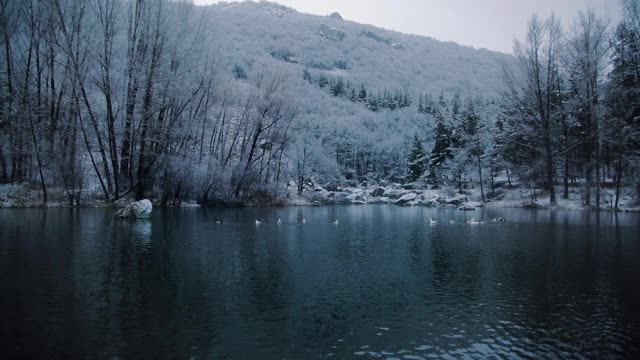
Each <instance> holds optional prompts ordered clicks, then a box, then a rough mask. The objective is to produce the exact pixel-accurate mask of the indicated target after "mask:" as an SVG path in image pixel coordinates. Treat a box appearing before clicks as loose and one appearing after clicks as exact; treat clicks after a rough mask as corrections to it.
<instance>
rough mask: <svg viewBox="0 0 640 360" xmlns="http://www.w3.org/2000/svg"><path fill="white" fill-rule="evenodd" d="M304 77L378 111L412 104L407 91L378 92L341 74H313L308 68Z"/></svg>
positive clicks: (401, 107) (330, 92) (304, 71)
mask: <svg viewBox="0 0 640 360" xmlns="http://www.w3.org/2000/svg"><path fill="white" fill-rule="evenodd" d="M302 78H303V79H304V80H306V81H308V82H309V83H310V84H313V85H316V86H318V87H319V88H320V89H326V90H327V91H328V92H329V94H331V95H333V96H336V97H343V98H347V99H349V101H351V102H354V103H361V104H363V105H364V106H365V107H366V108H367V109H369V110H371V111H373V112H376V111H379V110H380V109H388V110H391V111H393V110H398V109H404V108H407V107H409V106H411V105H412V101H411V96H410V95H409V93H408V92H407V91H398V90H396V91H390V90H387V89H384V90H382V91H381V90H380V89H378V90H377V92H376V93H374V92H373V90H371V89H369V88H366V87H365V85H364V84H361V85H360V86H354V85H353V84H351V82H349V81H347V82H346V83H345V81H344V79H343V78H342V77H341V76H338V77H330V76H327V75H325V74H323V73H322V74H320V75H318V76H313V75H312V74H311V72H309V71H308V70H307V69H305V70H303V72H302Z"/></svg>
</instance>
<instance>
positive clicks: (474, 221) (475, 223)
mask: <svg viewBox="0 0 640 360" xmlns="http://www.w3.org/2000/svg"><path fill="white" fill-rule="evenodd" d="M467 224H471V225H480V224H482V221H479V220H476V218H471V219H469V220H467Z"/></svg>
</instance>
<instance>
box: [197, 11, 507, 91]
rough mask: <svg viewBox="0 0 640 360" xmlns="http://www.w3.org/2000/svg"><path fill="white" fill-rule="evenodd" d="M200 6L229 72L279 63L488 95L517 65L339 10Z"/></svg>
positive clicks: (374, 83)
mask: <svg viewBox="0 0 640 360" xmlns="http://www.w3.org/2000/svg"><path fill="white" fill-rule="evenodd" d="M202 9H203V11H205V18H206V22H207V27H208V28H209V29H210V30H212V31H213V33H214V38H215V41H216V44H215V46H217V49H218V50H219V54H220V55H222V57H223V58H224V60H225V64H226V66H227V69H228V71H231V70H232V68H233V67H234V66H237V67H241V68H242V69H243V70H245V71H246V72H248V73H250V72H251V71H253V70H255V67H256V65H257V64H260V63H262V62H264V61H267V60H270V59H277V60H278V61H281V62H283V63H287V65H288V66H289V67H290V68H291V69H295V70H298V71H299V72H300V73H301V72H302V69H303V68H307V69H309V70H310V71H312V72H314V71H316V72H320V71H325V72H327V73H329V74H338V75H341V76H343V77H345V78H346V79H347V80H348V81H351V82H354V83H357V84H360V83H364V84H366V85H367V86H368V87H371V88H388V89H406V90H408V91H410V92H411V93H415V94H417V93H420V92H431V93H434V94H439V93H440V92H441V91H444V92H445V93H451V92H454V91H458V90H459V91H461V92H463V93H468V94H474V95H482V96H488V97H492V96H496V95H498V93H499V91H500V89H501V88H502V85H503V83H502V67H503V65H505V64H512V63H513V62H514V61H515V59H514V57H513V56H511V55H507V54H502V53H498V52H493V51H489V50H485V49H481V50H478V49H474V48H471V47H467V46H461V45H458V44H456V43H453V42H442V41H438V40H435V39H432V38H429V37H424V36H416V35H406V34H402V33H398V32H394V31H389V30H385V29H381V28H377V27H374V26H370V25H363V24H359V23H355V22H352V21H347V20H343V19H342V18H341V17H340V16H339V14H337V13H336V14H333V15H332V16H315V15H308V14H302V13H299V12H297V11H295V10H294V9H291V8H288V7H285V6H281V5H278V4H275V3H271V2H259V3H256V2H251V1H247V2H242V3H236V2H233V3H226V2H221V3H219V4H217V5H210V6H206V7H203V8H202Z"/></svg>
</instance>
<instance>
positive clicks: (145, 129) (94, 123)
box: [0, 0, 295, 204]
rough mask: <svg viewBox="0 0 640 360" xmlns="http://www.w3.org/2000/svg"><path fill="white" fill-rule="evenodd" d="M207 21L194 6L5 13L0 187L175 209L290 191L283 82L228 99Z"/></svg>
mask: <svg viewBox="0 0 640 360" xmlns="http://www.w3.org/2000/svg"><path fill="white" fill-rule="evenodd" d="M202 20H203V19H202V18H201V17H199V16H196V13H195V7H194V6H193V5H192V4H190V2H187V1H184V2H182V1H167V0H154V1H143V0H130V1H129V0H51V1H35V0H33V1H31V0H27V1H17V0H0V24H1V26H2V29H0V30H1V32H0V33H1V34H2V35H1V39H0V41H1V42H2V44H1V45H2V46H0V52H1V54H0V68H1V72H0V183H23V182H30V183H32V184H38V186H39V187H40V188H41V190H42V193H43V200H44V203H47V200H48V199H47V195H48V189H50V188H63V189H64V191H65V193H66V197H67V199H68V201H69V203H70V204H78V203H80V201H81V199H82V197H83V196H84V195H87V196H94V197H95V196H97V197H100V198H102V199H103V200H106V201H116V200H118V199H120V198H122V197H124V196H127V195H129V194H135V197H136V198H142V197H147V196H149V197H153V198H157V199H159V200H161V201H162V203H164V204H170V203H179V202H181V201H182V200H183V199H185V198H186V197H189V196H192V195H193V194H197V196H198V197H199V198H200V199H201V200H203V201H206V200H207V198H208V197H210V196H214V195H215V196H219V197H231V196H235V197H242V196H243V195H244V194H247V193H252V192H255V191H257V190H258V189H261V188H269V187H270V186H272V185H273V184H277V183H278V182H280V181H283V180H282V173H281V164H282V157H283V151H284V147H285V146H284V145H285V143H286V141H287V138H288V137H287V131H288V128H289V125H290V123H291V121H292V119H293V116H294V114H295V111H294V109H293V107H292V106H290V105H289V103H288V102H287V101H286V99H287V97H286V96H284V95H283V94H284V92H285V91H286V86H285V84H286V81H285V80H286V79H284V78H283V77H282V76H281V75H279V74H278V73H277V72H271V71H268V70H265V71H263V72H261V73H259V74H256V76H254V77H253V78H252V81H251V84H250V86H249V87H248V88H247V87H245V88H244V90H243V91H240V90H233V88H232V87H225V88H224V89H223V88H222V87H221V86H219V85H218V83H219V82H218V81H217V78H216V76H217V72H216V69H217V68H218V66H217V63H216V59H215V58H214V57H212V56H211V54H209V53H208V52H207V49H206V47H203V46H202V44H203V43H207V42H208V41H210V38H209V35H208V32H207V29H206V28H205V27H204V26H203V24H204V23H203V21H202Z"/></svg>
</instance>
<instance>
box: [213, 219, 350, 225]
mask: <svg viewBox="0 0 640 360" xmlns="http://www.w3.org/2000/svg"><path fill="white" fill-rule="evenodd" d="M306 223H307V219H302V221H300V224H303V225H304V224H306ZM216 224H222V222H218V221H217V220H216ZM260 224H262V221H260V220H256V225H260ZM276 224H277V225H282V224H283V222H282V220H281V219H278V221H276ZM333 224H334V225H338V224H340V222H339V221H338V219H335V220H334V221H333Z"/></svg>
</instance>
